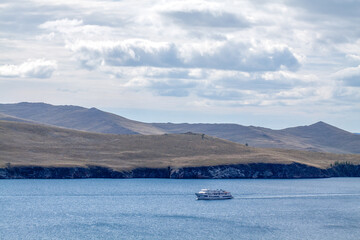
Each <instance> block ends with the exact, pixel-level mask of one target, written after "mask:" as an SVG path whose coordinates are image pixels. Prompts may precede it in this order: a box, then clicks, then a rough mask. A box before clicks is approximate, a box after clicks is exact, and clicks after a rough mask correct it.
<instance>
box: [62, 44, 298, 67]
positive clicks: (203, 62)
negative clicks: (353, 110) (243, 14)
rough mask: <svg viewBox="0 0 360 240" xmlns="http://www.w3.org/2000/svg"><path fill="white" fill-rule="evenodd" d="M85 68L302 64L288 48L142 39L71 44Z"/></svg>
mask: <svg viewBox="0 0 360 240" xmlns="http://www.w3.org/2000/svg"><path fill="white" fill-rule="evenodd" d="M68 48H69V49H70V50H71V51H73V52H74V53H75V55H76V56H77V58H78V59H79V60H80V62H81V64H82V66H84V67H86V68H88V69H95V68H97V67H99V66H100V65H109V66H132V67H138V66H152V67H161V68H208V69H226V70H237V71H276V70H279V69H280V68H282V67H285V68H287V69H289V70H292V71H295V70H297V69H298V68H299V66H300V63H299V61H298V59H297V58H296V57H295V55H294V54H293V53H292V52H291V51H290V50H289V48H287V47H271V48H268V49H266V48H264V47H262V46H254V45H251V44H246V43H241V42H234V41H227V42H220V43H219V42H213V43H209V44H208V45H207V46H206V45H205V46H204V44H176V43H173V42H154V41H148V40H143V39H128V40H124V41H117V42H114V41H78V42H76V43H73V44H71V43H70V44H68Z"/></svg>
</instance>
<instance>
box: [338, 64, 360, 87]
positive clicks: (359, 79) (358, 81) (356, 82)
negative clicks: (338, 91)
mask: <svg viewBox="0 0 360 240" xmlns="http://www.w3.org/2000/svg"><path fill="white" fill-rule="evenodd" d="M334 76H335V78H336V79H338V80H341V81H342V82H343V83H344V84H345V85H346V86H351V87H360V65H359V66H357V67H350V68H345V69H343V70H340V71H338V72H336V73H335V74H334Z"/></svg>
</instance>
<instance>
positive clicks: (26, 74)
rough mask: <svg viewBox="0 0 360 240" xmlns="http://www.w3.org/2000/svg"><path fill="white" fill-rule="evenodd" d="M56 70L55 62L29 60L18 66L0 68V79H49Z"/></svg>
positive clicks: (8, 65) (10, 65)
mask: <svg viewBox="0 0 360 240" xmlns="http://www.w3.org/2000/svg"><path fill="white" fill-rule="evenodd" d="M56 68H57V64H56V61H50V60H45V59H29V60H27V61H26V62H24V63H22V64H20V65H12V64H7V65H2V66H0V77H21V78H50V77H51V75H52V74H53V72H54V71H55V70H56Z"/></svg>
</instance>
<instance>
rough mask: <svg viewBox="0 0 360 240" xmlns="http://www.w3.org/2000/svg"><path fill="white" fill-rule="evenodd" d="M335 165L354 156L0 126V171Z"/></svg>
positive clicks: (187, 137) (357, 158) (176, 137)
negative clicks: (12, 168)
mask: <svg viewBox="0 0 360 240" xmlns="http://www.w3.org/2000/svg"><path fill="white" fill-rule="evenodd" d="M336 161H338V162H345V161H347V162H352V163H355V164H360V155H351V154H346V155H345V154H330V153H315V152H305V151H296V150H284V149H261V148H252V147H246V146H244V145H241V144H237V143H233V142H230V141H226V140H222V139H219V138H214V137H210V136H202V135H201V134H165V135H148V136H144V135H112V134H98V133H88V132H82V131H75V130H68V129H63V128H57V127H49V126H45V125H36V124H29V123H19V122H8V121H0V167H3V166H5V165H6V164H7V163H10V164H11V165H33V166H34V165H35V166H88V165H97V166H106V167H110V168H113V169H117V170H125V169H133V168H138V167H152V168H158V167H168V166H172V167H186V166H211V165H221V164H237V163H285V164H287V163H292V162H299V163H304V164H307V165H312V166H316V167H321V168H326V167H328V166H330V164H333V163H335V162H336Z"/></svg>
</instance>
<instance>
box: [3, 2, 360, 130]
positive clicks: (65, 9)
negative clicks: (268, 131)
mask: <svg viewBox="0 0 360 240" xmlns="http://www.w3.org/2000/svg"><path fill="white" fill-rule="evenodd" d="M359 12H360V1H359V0H356V1H355V0H344V1H338V0H326V1H325V0H317V1H314V0H312V1H310V0H303V1H290V0H278V1H264V0H258V1H151V0H147V1H127V0H123V1H110V0H108V1H97V0H93V1H81V0H80V1H70V0H62V1H43V0H33V1H10V0H3V1H1V3H0V51H1V54H0V102H1V103H15V102H23V101H28V102H46V103H51V104H56V105H65V104H66V105H68V104H71V105H80V106H84V107H97V108H99V109H103V110H106V111H111V112H114V113H116V114H119V115H122V116H124V117H128V118H132V119H135V120H140V121H145V122H217V123H220V122H228V123H239V124H242V125H257V126H264V127H271V128H276V129H278V128H285V127H291V126H297V125H308V124H312V123H314V122H316V121H320V120H322V121H325V122H328V123H330V124H333V125H335V126H338V127H340V128H343V129H345V130H348V131H352V132H360V125H359V122H360V28H359V27H358V25H359V23H360V15H359V14H358V13H359Z"/></svg>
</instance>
